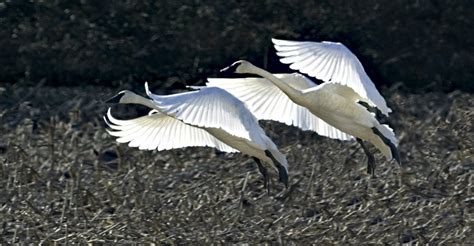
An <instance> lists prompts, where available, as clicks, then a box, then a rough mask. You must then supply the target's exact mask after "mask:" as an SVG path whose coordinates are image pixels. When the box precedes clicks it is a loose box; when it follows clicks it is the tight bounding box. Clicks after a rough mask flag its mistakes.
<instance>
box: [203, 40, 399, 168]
mask: <svg viewBox="0 0 474 246" xmlns="http://www.w3.org/2000/svg"><path fill="white" fill-rule="evenodd" d="M274 42H275V44H276V49H277V50H284V51H281V52H280V53H279V55H281V56H285V57H286V58H284V59H286V60H283V59H282V61H284V62H285V63H292V62H294V63H293V64H292V66H291V67H292V68H295V69H299V70H300V71H302V72H305V73H309V74H313V72H314V71H313V70H308V67H309V68H311V69H315V70H317V71H319V72H316V73H315V74H320V73H321V72H322V73H323V75H322V76H316V77H317V78H320V79H327V80H328V82H326V83H323V84H321V85H316V84H315V83H313V82H312V81H311V80H309V79H308V78H306V77H304V76H303V75H300V74H297V73H293V74H276V75H274V74H271V73H269V72H267V71H265V70H263V69H260V68H258V67H256V66H254V65H252V64H251V63H249V62H247V61H238V62H235V63H234V64H232V65H231V66H229V67H228V68H226V69H224V70H227V71H231V72H235V73H245V74H255V75H259V76H261V77H263V79H262V78H244V79H241V78H239V79H220V78H215V79H209V83H208V84H207V85H208V86H215V87H219V88H222V89H225V90H227V91H228V92H230V93H231V94H233V95H234V96H236V97H237V98H239V99H240V100H242V101H244V102H245V103H246V104H247V105H248V107H249V109H250V110H251V111H252V112H253V113H254V114H255V115H256V117H257V118H259V119H268V120H276V121H280V122H283V123H286V124H288V125H295V126H298V127H300V128H302V129H303V130H313V131H315V132H317V133H318V134H320V135H323V136H327V137H331V138H336V139H341V140H349V139H352V138H353V137H355V138H356V139H357V140H358V141H359V143H361V145H362V147H363V148H364V151H365V152H366V154H367V155H368V156H369V165H368V170H369V172H371V173H372V174H373V171H374V166H373V165H374V164H373V156H371V155H369V154H370V153H369V152H368V149H367V148H366V147H365V145H364V144H363V142H362V140H366V141H369V142H371V143H372V144H374V145H375V147H376V148H378V149H379V150H380V151H381V152H382V153H383V154H384V155H385V156H386V157H387V158H388V159H389V160H390V159H392V158H395V159H397V161H399V157H398V152H397V150H396V145H397V140H396V138H395V134H394V133H393V131H392V129H390V127H388V125H384V124H380V123H379V122H378V120H377V119H376V118H375V117H374V115H373V114H372V113H370V112H369V111H368V110H367V108H366V107H364V106H362V105H361V104H359V103H358V102H365V103H367V104H368V105H371V106H376V107H378V108H379V109H380V111H381V112H382V113H383V114H386V115H387V114H388V113H389V112H391V110H390V108H388V107H387V106H386V103H385V100H384V99H383V97H382V96H381V95H380V93H379V92H378V91H377V90H376V89H375V86H374V85H373V83H372V81H370V79H368V76H367V75H366V74H365V72H364V71H363V68H362V65H361V64H360V62H359V61H358V60H357V58H355V56H354V55H353V54H352V53H350V51H349V50H348V49H347V48H345V47H344V46H343V48H345V49H343V48H341V46H340V44H339V45H336V46H333V45H332V44H330V43H323V44H324V45H323V47H322V48H321V47H319V46H318V45H320V43H313V42H291V41H281V40H274ZM314 45H316V48H315V47H314ZM327 45H330V46H329V48H328V47H326V46H327ZM332 49H333V50H332ZM314 50H316V51H317V52H319V55H323V57H325V59H327V60H328V61H323V60H322V58H321V57H320V56H318V54H316V55H315V54H314V52H313V53H311V52H312V51H314ZM282 52H283V53H282ZM305 52H306V53H305ZM317 52H316V53H317ZM347 52H349V53H350V54H347ZM308 53H309V54H308ZM315 56H316V57H315ZM354 59H355V60H354ZM311 61H313V62H315V61H316V62H319V63H318V64H319V65H318V64H317V65H316V66H315V65H314V64H312V63H311ZM295 64H296V65H295ZM319 66H323V68H322V69H321V68H320V67H319ZM318 69H319V70H318ZM337 71H342V73H344V75H342V76H341V75H339V74H331V73H332V72H337ZM362 72H363V74H360V73H362ZM343 79H353V80H355V81H354V82H356V83H350V82H348V81H344V80H343ZM356 90H358V91H365V92H364V93H357V92H356ZM352 136H353V137H352Z"/></svg>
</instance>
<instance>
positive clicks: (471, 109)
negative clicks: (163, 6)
mask: <svg viewBox="0 0 474 246" xmlns="http://www.w3.org/2000/svg"><path fill="white" fill-rule="evenodd" d="M121 89H122V88H120V89H113V88H105V87H85V88H67V87H64V88H48V87H43V86H41V85H38V86H36V87H18V86H15V85H5V86H3V87H1V88H0V117H1V122H0V123H1V124H0V131H1V135H0V243H2V244H11V243H14V242H24V243H38V242H43V243H48V244H49V243H54V242H57V243H87V242H90V243H94V242H95V243H100V242H104V243H112V242H115V243H140V242H141V243H145V242H161V243H163V244H203V243H206V244H207V243H211V242H213V243H244V242H248V243H277V244H290V245H291V244H303V243H315V244H372V243H373V244H396V243H408V244H414V243H420V244H426V243H430V244H431V243H432V244H444V245H452V244H474V231H473V228H474V227H473V225H474V217H473V216H474V175H473V174H474V95H472V94H467V93H462V92H456V91H455V92H452V93H449V94H441V93H434V92H432V93H425V94H408V93H404V92H400V90H398V89H396V88H391V89H387V90H385V91H383V94H384V95H385V96H386V99H387V102H388V103H389V106H391V108H392V109H393V111H394V113H393V114H392V115H391V122H390V123H391V125H392V127H393V128H394V129H395V131H396V133H397V135H398V136H399V139H400V146H399V150H400V155H401V160H402V163H403V166H402V167H401V168H400V167H399V166H397V165H396V163H394V162H393V161H390V162H389V161H387V160H385V159H384V158H383V157H382V156H381V154H380V153H377V154H376V160H377V164H378V165H377V169H376V174H377V177H376V178H370V177H369V176H368V175H366V173H365V171H366V157H365V156H364V154H363V151H362V150H361V149H360V148H359V146H358V145H357V144H356V143H355V142H341V141H337V140H331V139H326V138H322V137H319V136H317V135H316V134H314V133H311V132H303V131H300V130H298V129H296V128H293V127H287V126H284V125H282V124H278V123H271V122H262V125H263V126H264V128H265V129H266V131H267V133H268V135H270V137H271V138H272V139H274V141H275V142H276V143H277V145H278V146H279V147H280V149H281V151H282V152H283V153H285V154H287V158H288V162H289V165H290V188H289V189H288V190H285V189H284V187H282V186H281V185H279V184H277V182H274V184H273V186H272V191H271V194H270V195H267V194H266V192H265V190H264V188H263V183H262V178H261V176H260V173H259V172H258V170H257V168H256V165H255V164H254V162H253V161H252V160H251V158H249V157H248V156H244V155H242V154H222V153H218V152H216V151H215V150H213V149H210V148H186V149H179V150H172V151H163V152H157V151H139V150H138V149H134V148H129V147H128V146H127V145H124V144H121V145H119V144H116V143H115V141H114V138H113V137H111V136H109V135H108V134H107V133H106V132H105V124H104V122H103V121H102V119H101V117H102V115H103V114H104V113H105V112H106V110H107V107H108V105H106V104H104V103H103V102H102V100H103V99H105V98H108V97H109V96H112V95H113V94H114V93H116V92H118V91H119V90H121ZM137 92H139V93H140V94H144V93H143V90H142V89H141V88H140V90H137ZM114 111H115V112H114ZM113 112H114V114H115V115H117V116H120V117H121V118H127V117H132V116H133V115H139V114H144V113H145V112H146V111H144V110H143V109H142V108H132V107H126V106H114V107H113ZM372 150H374V149H373V148H372ZM374 151H375V150H374ZM354 152H355V153H354ZM274 181H276V180H274Z"/></svg>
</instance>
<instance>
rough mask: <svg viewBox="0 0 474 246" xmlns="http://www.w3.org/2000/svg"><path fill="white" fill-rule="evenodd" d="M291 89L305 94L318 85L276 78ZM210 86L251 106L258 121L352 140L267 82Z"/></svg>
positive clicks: (233, 81)
mask: <svg viewBox="0 0 474 246" xmlns="http://www.w3.org/2000/svg"><path fill="white" fill-rule="evenodd" d="M275 76H276V77H278V78H279V79H282V80H283V81H285V82H287V83H289V84H290V85H291V86H293V87H295V88H297V89H300V90H304V89H307V88H312V87H315V86H316V84H314V83H313V82H311V81H310V80H309V79H307V78H305V77H304V76H303V75H300V74H297V73H293V74H275ZM208 81H209V82H208V83H207V86H215V87H219V88H222V89H224V90H226V91H228V92H230V93H231V94H232V95H234V96H235V97H237V98H238V99H240V100H242V101H243V102H245V103H246V104H247V107H248V108H249V109H250V111H252V113H253V114H254V115H255V117H257V118H258V119H263V120H274V121H279V122H282V123H285V124H287V125H293V126H297V127H299V128H301V129H303V130H312V131H315V132H317V133H318V134H319V135H322V136H326V137H330V138H336V139H341V140H349V139H352V137H351V136H350V135H348V134H346V133H343V132H341V131H340V130H338V129H336V128H334V127H332V126H330V125H329V124H327V123H326V122H324V121H323V120H321V119H319V118H318V117H316V116H315V115H313V114H312V113H311V112H309V110H308V109H306V108H304V107H301V106H299V105H297V104H295V103H294V102H293V101H291V100H290V98H288V96H286V95H285V94H284V93H283V92H282V91H281V90H280V89H278V88H277V87H276V86H275V85H273V84H272V83H271V82H270V81H268V80H267V79H264V78H236V79H223V78H209V79H208Z"/></svg>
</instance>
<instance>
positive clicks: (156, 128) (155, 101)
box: [104, 83, 288, 185]
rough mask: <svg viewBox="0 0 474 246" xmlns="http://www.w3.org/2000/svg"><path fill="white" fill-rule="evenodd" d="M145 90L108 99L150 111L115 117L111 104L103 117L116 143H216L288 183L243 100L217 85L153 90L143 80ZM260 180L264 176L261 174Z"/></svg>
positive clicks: (281, 160) (281, 161) (283, 163)
mask: <svg viewBox="0 0 474 246" xmlns="http://www.w3.org/2000/svg"><path fill="white" fill-rule="evenodd" d="M145 89H146V92H147V95H148V96H149V97H150V98H151V99H147V98H144V97H142V96H139V95H137V94H135V93H133V92H131V91H122V92H120V93H118V94H117V95H116V96H115V97H113V98H111V99H110V100H109V101H110V102H116V103H124V104H130V103H131V104H141V105H145V106H147V107H149V108H151V109H152V110H151V111H150V113H149V114H148V115H146V116H142V117H139V118H136V119H130V120H119V119H116V118H115V117H113V116H112V114H111V111H110V108H109V110H108V111H107V115H106V116H105V117H104V120H105V122H106V123H107V125H108V126H109V127H110V128H111V130H108V132H109V134H110V135H112V136H115V137H117V142H120V143H129V146H130V147H138V148H139V149H147V150H153V149H157V150H168V149H174V148H182V147H190V146H208V147H215V148H217V149H218V150H220V151H223V152H242V153H244V154H247V155H250V156H252V157H254V158H257V159H258V160H256V161H257V164H258V165H259V169H260V171H261V172H262V174H264V173H263V171H265V172H266V170H263V171H262V168H264V167H262V166H261V164H260V161H262V162H263V164H265V166H266V167H271V168H273V169H275V170H276V171H278V173H279V176H280V181H281V182H284V183H285V185H287V184H288V163H287V160H286V157H285V156H284V155H283V154H282V153H280V152H279V151H278V149H277V147H276V145H275V144H274V143H273V141H272V140H271V139H270V138H269V137H268V136H267V135H266V134H265V132H264V131H263V129H262V128H261V127H260V126H259V125H258V122H257V119H256V118H255V117H254V116H253V115H252V113H251V112H250V111H249V110H248V109H247V108H246V106H245V105H244V103H242V102H241V101H239V100H238V99H236V98H235V97H233V96H232V95H231V94H229V93H228V92H226V91H225V90H222V89H220V88H210V87H201V88H199V90H197V91H189V92H184V93H178V94H173V95H164V96H160V95H154V94H152V93H151V92H150V91H149V89H148V84H147V83H145ZM265 175H266V174H264V178H265V179H266V180H265V185H268V180H267V179H268V178H267V177H265Z"/></svg>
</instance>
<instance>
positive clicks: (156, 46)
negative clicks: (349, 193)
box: [0, 0, 474, 91]
mask: <svg viewBox="0 0 474 246" xmlns="http://www.w3.org/2000/svg"><path fill="white" fill-rule="evenodd" d="M473 13H474V3H473V2H472V1H469V0H465V1H456V0H455V1H444V0H418V1H404V0H373V1H345V0H322V1H307V0H283V1H281V0H265V1H248V2H243V1H237V0H225V1H223V0H221V1H215V0H212V1H211V0H194V1H184V0H178V1H150V0H147V1H92V0H81V1H41V2H37V1H30V2H27V1H10V2H2V3H0V37H1V38H0V48H1V52H0V82H2V83H3V82H10V83H12V82H19V81H24V82H29V83H37V82H38V81H41V80H43V81H45V82H46V83H47V84H50V85H83V84H85V83H88V84H102V85H117V84H118V83H131V82H139V83H140V84H141V83H142V82H143V81H145V80H148V81H163V83H162V84H161V86H162V87H169V86H170V85H171V84H173V83H175V82H177V83H175V85H176V84H177V85H181V84H182V83H187V84H196V83H200V82H202V80H203V79H204V78H205V77H207V76H215V75H216V73H217V71H218V70H219V69H220V68H222V67H224V66H226V65H228V64H230V63H231V62H233V61H235V60H237V59H248V60H250V61H251V62H254V63H255V64H257V65H260V66H265V67H267V68H268V69H269V70H270V71H272V72H281V71H288V69H287V68H286V67H285V66H284V65H281V64H279V62H278V59H277V57H276V56H275V54H274V50H273V48H272V46H271V41H270V38H271V37H279V38H287V39H296V40H313V41H322V40H331V41H339V42H342V43H344V44H345V45H346V46H348V47H349V48H350V49H351V50H352V51H353V52H354V53H356V55H357V56H358V57H359V58H360V59H361V61H362V63H363V64H364V66H365V67H366V70H367V72H368V73H369V75H370V76H371V77H372V79H373V80H374V82H375V83H376V84H377V85H378V86H382V85H386V86H391V85H394V84H396V83H398V82H401V83H403V84H404V85H405V87H406V88H408V89H410V90H415V91H422V90H443V91H450V90H454V89H462V90H468V91H474V70H473V68H474V58H473V54H474V38H473V37H474V32H473V30H474V25H473V23H474V18H472V14H473Z"/></svg>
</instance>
